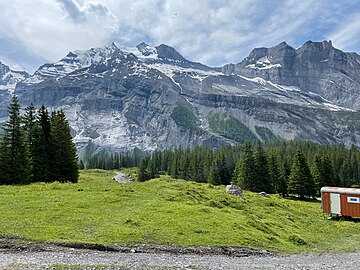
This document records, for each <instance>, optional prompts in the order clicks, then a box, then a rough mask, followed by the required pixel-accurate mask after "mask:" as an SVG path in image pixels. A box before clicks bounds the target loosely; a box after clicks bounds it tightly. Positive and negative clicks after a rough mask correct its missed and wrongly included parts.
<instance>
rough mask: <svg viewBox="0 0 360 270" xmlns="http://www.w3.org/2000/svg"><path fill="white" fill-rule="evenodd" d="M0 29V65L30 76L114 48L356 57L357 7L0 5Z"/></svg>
mask: <svg viewBox="0 0 360 270" xmlns="http://www.w3.org/2000/svg"><path fill="white" fill-rule="evenodd" d="M0 25H1V27H0V61H2V62H4V63H6V64H8V65H10V66H11V67H13V68H16V69H26V70H28V71H31V72H32V71H34V70H35V69H36V68H37V67H38V66H39V65H40V64H43V63H45V62H54V61H57V60H59V59H60V58H62V57H63V56H65V55H66V53H67V52H68V51H71V50H77V49H89V48H91V47H100V46H104V45H107V44H110V43H111V42H112V41H116V42H119V43H121V44H122V45H126V46H135V45H137V44H138V43H140V42H142V41H145V42H146V43H148V44H149V45H153V46H157V45H159V44H161V43H164V44H167V45H170V46H172V47H175V48H176V49H177V50H178V51H179V52H180V53H181V54H182V55H183V56H184V57H185V58H187V59H189V60H193V61H199V62H202V63H205V64H208V65H211V66H218V65H223V64H225V63H229V62H239V61H241V60H242V59H243V58H244V57H246V56H247V55H248V53H249V52H250V51H251V49H252V48H254V47H271V46H274V45H276V44H278V43H280V42H282V41H286V42H287V43H288V44H290V45H292V46H294V47H298V46H300V45H301V44H303V43H304V42H305V41H307V40H313V41H322V40H329V39H331V40H332V42H333V45H334V46H335V47H337V48H340V49H342V50H345V51H355V52H358V53H360V38H359V36H360V4H359V2H358V1H357V0H347V1H331V0H317V1H313V0H302V1H298V0H269V1H267V0H181V1H179V0H11V1H9V0H0Z"/></svg>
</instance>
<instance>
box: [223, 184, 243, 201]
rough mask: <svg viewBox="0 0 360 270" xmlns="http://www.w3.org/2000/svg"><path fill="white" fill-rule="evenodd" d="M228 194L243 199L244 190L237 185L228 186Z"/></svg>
mask: <svg viewBox="0 0 360 270" xmlns="http://www.w3.org/2000/svg"><path fill="white" fill-rule="evenodd" d="M226 192H227V193H229V194H232V195H234V196H238V197H240V198H242V190H241V188H240V187H238V186H236V185H227V186H226Z"/></svg>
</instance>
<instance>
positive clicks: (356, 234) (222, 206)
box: [0, 170, 360, 253]
mask: <svg viewBox="0 0 360 270" xmlns="http://www.w3.org/2000/svg"><path fill="white" fill-rule="evenodd" d="M113 176H114V173H111V172H105V171H100V170H92V171H82V172H81V175H80V180H79V183H77V184H60V183H51V184H44V183H36V184H31V185H29V186H0V215H1V219H0V234H1V235H11V236H19V237H24V238H27V239H30V240H34V241H47V242H87V243H99V244H106V245H112V244H131V243H156V244H175V245H210V246H224V245H225V246H249V247H256V248H263V249H271V250H279V251H283V252H290V253H298V252H328V251H331V252H337V251H354V250H359V246H360V245H359V244H360V223H354V222H346V221H329V220H327V219H326V218H324V216H323V215H322V214H321V204H320V202H303V201H296V200H289V199H282V198H280V197H278V196H276V195H273V196H272V198H263V197H261V196H259V195H257V194H255V193H251V192H245V193H244V198H245V199H243V200H241V199H239V198H237V197H234V196H231V195H228V194H226V193H225V192H224V189H225V188H224V186H216V187H214V186H211V185H209V184H199V183H192V182H186V181H182V180H174V179H171V178H170V177H162V178H160V179H154V180H151V181H147V182H144V183H137V182H134V183H129V184H118V183H117V182H116V181H114V180H111V178H112V177H113Z"/></svg>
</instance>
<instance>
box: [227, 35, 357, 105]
mask: <svg viewBox="0 0 360 270" xmlns="http://www.w3.org/2000/svg"><path fill="white" fill-rule="evenodd" d="M223 71H224V72H226V73H227V74H239V75H243V76H247V77H260V78H263V79H265V80H269V81H271V82H273V83H276V84H280V85H285V86H297V87H299V88H300V89H301V90H302V91H303V92H307V93H316V94H319V95H321V96H322V97H323V98H325V99H327V100H328V101H330V102H331V103H334V104H336V105H339V106H343V107H348V108H352V109H355V110H359V109H360V95H359V93H358V89H359V87H360V56H359V55H358V54H356V53H345V52H342V51H340V50H338V49H335V48H334V47H333V46H332V44H331V41H323V42H312V41H308V42H306V43H305V44H304V45H303V46H301V47H300V48H298V49H294V48H292V47H291V46H289V45H287V44H286V43H285V42H283V43H280V44H279V45H277V46H275V47H272V48H258V49H254V50H253V51H252V52H251V53H250V55H249V56H248V57H247V58H245V59H244V60H243V61H242V62H240V63H238V64H236V65H232V66H225V67H224V68H223Z"/></svg>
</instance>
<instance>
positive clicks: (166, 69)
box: [146, 63, 224, 82]
mask: <svg viewBox="0 0 360 270" xmlns="http://www.w3.org/2000/svg"><path fill="white" fill-rule="evenodd" d="M146 66H148V67H150V68H154V69H157V70H159V71H160V72H162V73H164V74H165V75H166V76H167V77H169V78H171V79H173V78H174V76H175V75H179V74H186V75H188V76H189V77H191V78H193V79H195V80H198V81H200V82H201V81H203V80H204V79H206V78H207V77H209V76H220V75H224V73H222V72H217V71H212V70H201V69H194V68H184V67H180V66H176V65H170V64H162V63H154V64H146Z"/></svg>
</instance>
